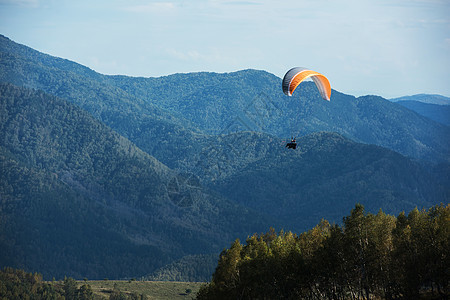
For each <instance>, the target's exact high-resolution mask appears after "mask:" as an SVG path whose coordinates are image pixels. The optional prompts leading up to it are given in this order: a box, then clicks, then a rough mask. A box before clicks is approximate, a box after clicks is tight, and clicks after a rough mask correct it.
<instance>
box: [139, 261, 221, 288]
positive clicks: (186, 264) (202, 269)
mask: <svg viewBox="0 0 450 300" xmlns="http://www.w3.org/2000/svg"><path fill="white" fill-rule="evenodd" d="M217 257H218V255H217V254H209V255H208V254H199V255H188V256H186V257H183V258H181V259H179V260H177V261H175V262H173V263H171V264H169V265H167V266H164V267H163V268H161V269H159V270H156V271H155V272H154V273H153V274H151V275H149V276H145V277H144V278H143V279H144V280H151V281H181V282H194V281H198V282H206V281H210V280H211V275H212V273H213V272H214V266H215V265H216V263H217Z"/></svg>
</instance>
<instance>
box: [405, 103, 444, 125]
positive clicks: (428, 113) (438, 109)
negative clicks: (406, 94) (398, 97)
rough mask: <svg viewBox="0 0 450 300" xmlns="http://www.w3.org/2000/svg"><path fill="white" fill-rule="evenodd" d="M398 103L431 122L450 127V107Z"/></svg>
mask: <svg viewBox="0 0 450 300" xmlns="http://www.w3.org/2000/svg"><path fill="white" fill-rule="evenodd" d="M397 103H398V104H400V105H401V106H404V107H406V108H408V109H410V110H413V111H415V112H416V113H418V114H420V115H422V116H425V117H427V118H430V119H431V120H434V121H436V122H439V123H442V124H444V125H447V126H450V105H438V104H430V103H422V102H419V101H399V102H397Z"/></svg>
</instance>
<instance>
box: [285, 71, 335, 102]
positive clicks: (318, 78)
mask: <svg viewBox="0 0 450 300" xmlns="http://www.w3.org/2000/svg"><path fill="white" fill-rule="evenodd" d="M307 78H311V79H312V80H313V81H314V83H315V84H316V86H317V88H318V89H319V92H320V95H321V96H322V98H323V99H324V100H328V101H330V98H331V85H330V82H329V81H328V79H327V78H326V77H325V76H324V75H322V74H320V73H318V72H316V71H313V70H310V69H307V68H301V67H296V68H292V69H290V70H289V71H287V73H286V75H284V78H283V83H282V87H283V93H285V94H286V95H288V96H292V93H294V90H295V89H296V88H297V86H298V85H299V84H300V83H301V82H302V81H304V80H305V79H307Z"/></svg>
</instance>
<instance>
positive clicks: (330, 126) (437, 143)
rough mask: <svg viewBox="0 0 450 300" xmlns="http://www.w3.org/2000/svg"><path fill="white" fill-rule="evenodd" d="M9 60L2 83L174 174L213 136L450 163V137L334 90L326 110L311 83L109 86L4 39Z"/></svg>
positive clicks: (214, 80) (245, 77) (134, 82)
mask: <svg viewBox="0 0 450 300" xmlns="http://www.w3.org/2000/svg"><path fill="white" fill-rule="evenodd" d="M0 50H1V56H0V58H1V60H0V66H1V68H0V81H2V82H10V83H13V84H16V85H19V86H27V87H32V88H39V89H42V90H44V91H45V92H47V93H50V94H53V95H56V96H58V97H61V98H64V99H67V100H68V101H71V102H72V103H75V104H76V105H78V106H80V107H82V108H83V109H85V110H87V111H88V112H90V113H91V114H92V115H93V116H94V117H96V118H97V119H99V120H100V121H102V122H104V123H105V124H106V125H108V126H109V127H111V128H112V129H114V130H116V131H117V132H118V133H120V134H121V135H123V136H125V137H127V138H129V139H130V140H131V141H132V142H134V143H135V144H136V145H137V146H138V147H140V148H141V149H142V150H144V151H146V152H147V153H149V154H151V155H153V156H154V157H156V158H157V159H158V160H160V161H162V162H163V163H165V164H167V165H168V166H169V167H171V168H178V166H179V164H180V163H183V161H184V160H186V159H188V158H189V157H190V156H191V155H193V154H196V153H198V151H199V150H200V149H201V147H202V145H203V144H202V140H203V138H204V136H203V134H213V135H216V134H226V133H230V132H236V131H241V130H248V131H257V132H264V133H268V134H272V135H274V136H277V137H280V138H287V137H290V136H291V135H296V136H301V135H305V134H309V133H312V132H318V131H331V132H338V133H340V134H342V135H344V136H346V137H348V138H350V139H352V140H355V141H359V142H363V143H368V144H376V145H379V146H383V147H386V148H389V149H392V150H394V151H397V152H400V153H402V154H404V155H407V156H410V157H413V158H417V159H426V160H429V161H434V162H437V161H447V162H448V161H449V157H450V150H449V148H450V147H449V144H448V141H449V140H450V129H449V128H448V127H446V126H441V125H440V124H436V123H435V122H432V121H430V120H429V119H427V118H424V117H422V116H419V115H417V114H414V113H412V112H411V111H410V110H408V109H405V108H404V107H402V106H399V105H397V104H394V103H391V102H389V101H387V100H385V99H382V98H380V97H375V96H366V97H359V98H355V97H353V96H350V95H345V94H342V93H339V92H338V91H335V90H333V92H332V101H330V102H326V101H321V100H320V97H319V95H318V92H317V90H316V88H315V86H314V84H313V83H308V82H306V83H305V84H303V85H301V86H300V88H299V90H298V91H296V94H294V96H293V97H291V98H289V97H287V96H284V95H283V93H282V92H281V90H280V84H281V83H280V82H281V79H280V78H277V77H276V76H274V75H272V74H270V73H267V72H264V71H257V70H244V71H239V72H233V73H225V74H217V73H206V72H203V73H190V74H174V75H170V76H164V77H159V78H133V77H126V76H106V75H101V74H98V73H96V72H94V71H92V70H90V69H88V68H86V67H83V66H80V65H78V64H75V63H73V62H69V61H67V60H63V59H60V58H55V57H51V56H49V55H45V54H42V53H39V52H37V51H34V50H32V49H30V48H28V47H25V46H23V45H19V44H16V43H14V42H12V41H11V40H9V39H7V38H6V37H3V36H2V37H1V38H0ZM149 128H153V129H154V128H158V130H149ZM149 141H152V142H149ZM153 141H155V143H153ZM161 144H162V146H158V145H161ZM180 149H182V151H179V150H180ZM178 155H179V156H178Z"/></svg>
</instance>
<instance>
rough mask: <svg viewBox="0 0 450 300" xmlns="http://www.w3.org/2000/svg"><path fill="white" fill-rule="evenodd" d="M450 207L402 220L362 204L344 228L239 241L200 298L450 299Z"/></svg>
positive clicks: (322, 225) (325, 224)
mask: <svg viewBox="0 0 450 300" xmlns="http://www.w3.org/2000/svg"><path fill="white" fill-rule="evenodd" d="M449 230H450V206H449V205H447V206H444V205H440V206H435V207H432V208H431V209H429V210H428V211H427V210H422V211H418V210H417V209H415V210H413V211H411V213H410V214H409V215H408V216H407V217H406V216H405V214H404V213H402V214H400V215H399V216H398V218H395V217H393V216H389V215H386V214H384V213H383V212H382V211H381V210H380V211H379V212H378V213H377V214H376V215H374V214H370V213H366V212H365V211H364V207H363V206H362V205H356V207H355V208H354V209H353V210H352V211H351V214H350V215H349V216H347V217H345V218H344V225H343V226H342V227H339V226H338V225H330V224H329V223H328V222H327V221H322V222H321V223H320V224H318V225H317V226H316V227H314V228H313V229H311V230H309V231H308V232H304V233H302V234H301V235H299V236H297V235H295V234H293V233H291V232H287V233H286V232H283V231H281V232H280V233H279V234H276V233H275V232H274V231H273V230H272V231H270V232H268V233H266V234H263V235H256V234H255V235H253V236H252V237H249V238H248V239H247V241H246V244H245V245H241V244H240V242H239V240H236V241H235V242H234V243H233V244H232V246H231V247H230V249H227V250H224V251H223V252H222V254H221V255H220V259H219V263H218V265H217V268H216V271H215V273H214V275H213V278H212V281H211V282H210V283H209V284H208V285H206V286H204V287H203V288H202V289H201V290H200V292H199V294H198V297H197V299H419V298H421V297H422V295H424V297H425V299H427V297H428V296H426V295H429V294H431V295H432V297H441V299H446V297H448V296H449V294H450V280H449V277H448V274H446V272H448V270H449V267H450V264H449V259H448V247H449V246H450V244H449V243H450V234H449V233H450V232H449Z"/></svg>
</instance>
